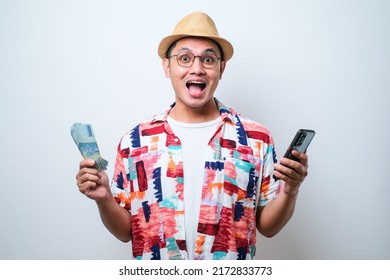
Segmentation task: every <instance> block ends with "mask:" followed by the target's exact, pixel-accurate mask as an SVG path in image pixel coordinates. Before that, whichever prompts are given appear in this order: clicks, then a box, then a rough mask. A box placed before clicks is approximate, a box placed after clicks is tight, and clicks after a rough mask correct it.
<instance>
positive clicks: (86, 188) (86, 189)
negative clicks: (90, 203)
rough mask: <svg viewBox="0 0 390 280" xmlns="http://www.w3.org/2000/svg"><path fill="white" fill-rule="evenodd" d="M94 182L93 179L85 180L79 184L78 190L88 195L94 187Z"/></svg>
mask: <svg viewBox="0 0 390 280" xmlns="http://www.w3.org/2000/svg"><path fill="white" fill-rule="evenodd" d="M96 186H97V185H96V183H95V182H93V181H86V182H84V183H83V184H81V185H80V186H79V191H80V192H81V193H83V194H85V195H88V194H89V193H90V192H91V191H92V190H94V189H95V188H96Z"/></svg>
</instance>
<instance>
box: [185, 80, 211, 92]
mask: <svg viewBox="0 0 390 280" xmlns="http://www.w3.org/2000/svg"><path fill="white" fill-rule="evenodd" d="M186 87H187V88H188V90H189V91H190V92H192V93H195V94H196V93H201V92H203V90H204V89H205V88H206V83H205V82H202V81H189V82H187V83H186Z"/></svg>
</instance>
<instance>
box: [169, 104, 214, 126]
mask: <svg viewBox="0 0 390 280" xmlns="http://www.w3.org/2000/svg"><path fill="white" fill-rule="evenodd" d="M210 101H211V102H208V103H207V104H205V105H204V106H201V107H189V106H185V105H184V104H182V103H180V102H176V104H175V106H174V107H173V108H172V109H171V111H170V112H169V116H170V117H171V118H172V119H174V120H177V121H180V122H186V123H201V122H208V121H212V120H214V119H216V118H218V116H219V111H218V107H217V105H216V104H215V102H214V99H212V100H210Z"/></svg>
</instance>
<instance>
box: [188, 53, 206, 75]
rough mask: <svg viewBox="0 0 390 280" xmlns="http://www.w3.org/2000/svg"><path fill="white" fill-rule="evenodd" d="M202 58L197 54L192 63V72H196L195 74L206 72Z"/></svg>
mask: <svg viewBox="0 0 390 280" xmlns="http://www.w3.org/2000/svg"><path fill="white" fill-rule="evenodd" d="M201 59H202V58H201V57H200V56H195V58H194V62H193V63H192V65H191V72H192V73H194V74H204V73H205V69H204V67H203V65H202V61H201Z"/></svg>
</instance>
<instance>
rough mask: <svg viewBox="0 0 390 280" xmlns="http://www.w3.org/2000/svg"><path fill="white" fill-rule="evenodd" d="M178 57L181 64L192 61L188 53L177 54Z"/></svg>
mask: <svg viewBox="0 0 390 280" xmlns="http://www.w3.org/2000/svg"><path fill="white" fill-rule="evenodd" d="M178 59H179V61H180V62H181V63H183V64H188V63H190V62H191V61H192V57H191V55H190V54H181V55H179V56H178Z"/></svg>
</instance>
